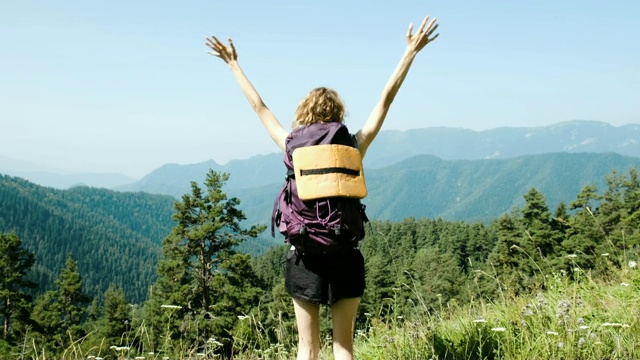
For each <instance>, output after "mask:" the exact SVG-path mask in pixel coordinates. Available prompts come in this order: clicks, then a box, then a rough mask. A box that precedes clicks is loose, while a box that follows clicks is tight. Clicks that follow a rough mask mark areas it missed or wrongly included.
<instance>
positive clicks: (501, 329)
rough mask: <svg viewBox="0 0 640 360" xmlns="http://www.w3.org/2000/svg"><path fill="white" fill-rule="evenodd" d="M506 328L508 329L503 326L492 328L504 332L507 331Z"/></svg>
mask: <svg viewBox="0 0 640 360" xmlns="http://www.w3.org/2000/svg"><path fill="white" fill-rule="evenodd" d="M505 330H507V329H505V328H503V327H495V328H492V329H491V331H496V332H503V331H505Z"/></svg>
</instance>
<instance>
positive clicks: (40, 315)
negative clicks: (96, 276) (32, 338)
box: [32, 254, 92, 350]
mask: <svg viewBox="0 0 640 360" xmlns="http://www.w3.org/2000/svg"><path fill="white" fill-rule="evenodd" d="M91 300H92V299H91V298H90V297H89V296H87V295H85V293H84V292H83V291H82V277H81V275H80V272H79V271H78V262H77V261H76V260H74V259H73V256H72V255H71V254H69V255H68V257H67V261H66V262H65V267H64V268H63V269H62V270H61V271H60V275H59V276H58V278H57V279H56V280H55V290H50V291H48V292H46V293H44V294H43V295H41V296H40V297H38V299H37V300H36V304H35V307H34V311H33V314H32V318H33V319H34V320H35V321H36V322H37V323H38V324H39V325H40V327H41V328H42V332H43V333H44V334H45V335H46V336H47V338H49V340H50V341H49V345H50V346H53V347H54V348H58V350H59V348H61V347H64V346H65V345H66V344H68V342H69V341H75V340H78V339H80V338H81V337H83V336H84V335H85V333H84V330H83V328H82V325H83V323H84V321H85V320H86V311H87V305H88V304H89V303H90V302H91Z"/></svg>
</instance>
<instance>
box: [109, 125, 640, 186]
mask: <svg viewBox="0 0 640 360" xmlns="http://www.w3.org/2000/svg"><path fill="white" fill-rule="evenodd" d="M558 152H569V153H588V152H590V153H609V152H614V153H618V154H621V155H625V156H631V157H640V124H637V125H624V126H618V127H616V126H612V125H609V124H607V123H603V122H597V121H568V122H563V123H558V124H555V125H550V126H542V127H521V128H515V127H514V128H508V127H505V128H498V129H492V130H485V131H473V130H466V129H457V128H446V127H433V128H424V129H415V130H407V131H397V130H387V131H381V132H380V134H379V135H378V137H377V138H376V141H375V143H374V145H373V146H371V148H370V149H369V150H368V151H367V156H366V158H365V169H368V170H367V171H370V170H373V169H377V168H382V167H386V166H389V165H393V164H396V163H398V162H400V161H403V160H405V159H409V158H412V157H415V156H416V155H434V156H436V157H438V158H441V159H444V160H480V159H509V158H514V157H518V156H522V155H533V154H545V153H558ZM209 168H212V169H214V170H216V171H225V172H228V173H230V174H231V178H230V180H229V182H228V184H227V189H229V190H231V189H244V188H249V187H252V188H257V187H261V186H266V185H269V184H274V183H279V182H281V181H282V179H283V178H284V165H283V164H282V154H280V153H274V154H270V155H260V156H254V157H252V158H249V159H246V160H234V161H230V162H229V163H228V164H226V165H219V164H216V163H215V162H214V161H208V162H203V163H199V164H191V165H176V164H171V165H165V166H163V167H161V168H159V169H157V170H154V171H153V172H151V173H149V174H148V175H147V176H145V177H144V178H143V179H142V180H140V181H137V182H135V183H132V184H128V185H124V186H119V187H116V188H115V189H116V190H121V191H146V192H150V193H157V194H167V195H172V196H175V197H179V196H181V195H182V194H184V193H187V192H189V191H190V190H189V189H190V185H189V184H190V181H197V182H202V181H204V178H205V175H206V173H207V171H208V169H209Z"/></svg>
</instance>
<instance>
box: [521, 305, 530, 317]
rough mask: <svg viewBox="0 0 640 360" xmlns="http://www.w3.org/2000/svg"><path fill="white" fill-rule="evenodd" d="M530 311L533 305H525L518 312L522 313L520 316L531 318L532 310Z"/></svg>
mask: <svg viewBox="0 0 640 360" xmlns="http://www.w3.org/2000/svg"><path fill="white" fill-rule="evenodd" d="M532 309H533V305H531V304H527V305H526V306H523V307H522V309H521V310H520V312H521V313H522V316H533V310H532Z"/></svg>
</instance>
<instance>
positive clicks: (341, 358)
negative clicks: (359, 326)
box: [331, 298, 360, 360]
mask: <svg viewBox="0 0 640 360" xmlns="http://www.w3.org/2000/svg"><path fill="white" fill-rule="evenodd" d="M359 305H360V298H351V299H342V300H338V302H336V303H335V304H333V306H331V320H332V323H333V356H334V358H335V360H352V359H353V328H354V326H355V321H356V314H357V313H358V306H359Z"/></svg>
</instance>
